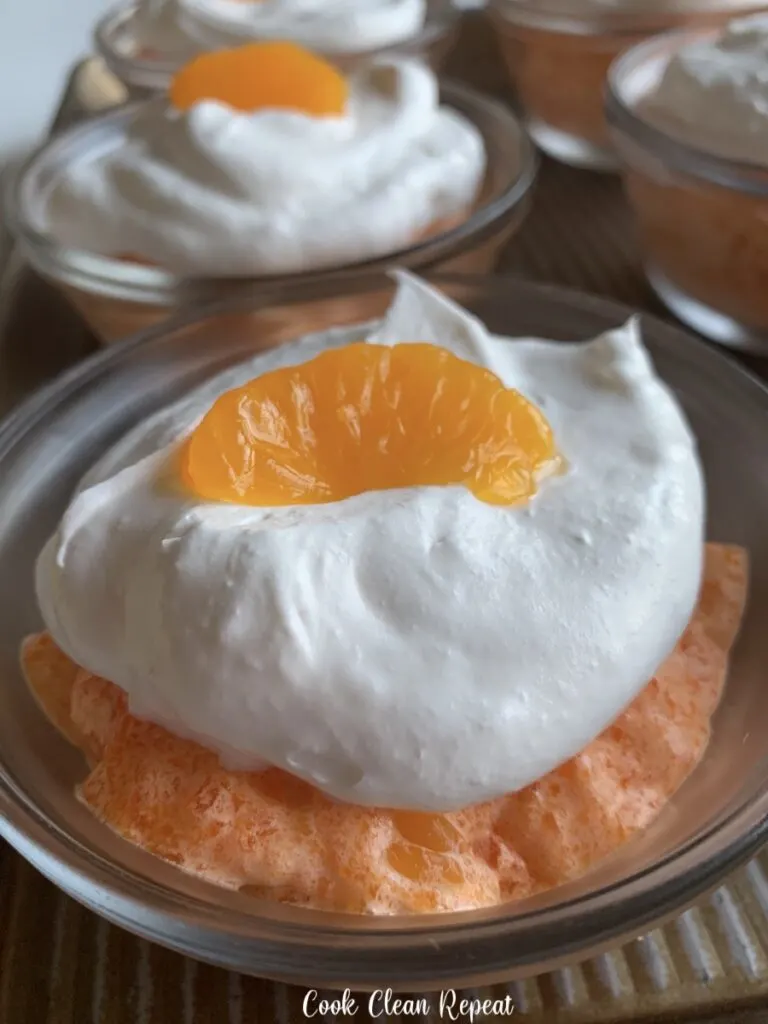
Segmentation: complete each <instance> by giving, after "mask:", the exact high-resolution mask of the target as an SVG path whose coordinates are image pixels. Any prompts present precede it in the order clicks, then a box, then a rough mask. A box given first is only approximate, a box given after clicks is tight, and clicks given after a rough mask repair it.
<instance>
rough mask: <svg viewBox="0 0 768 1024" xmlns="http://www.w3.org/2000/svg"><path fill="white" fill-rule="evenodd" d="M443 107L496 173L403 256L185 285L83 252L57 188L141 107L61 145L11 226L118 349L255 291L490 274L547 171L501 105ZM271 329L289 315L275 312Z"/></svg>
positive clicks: (457, 97)
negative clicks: (49, 210)
mask: <svg viewBox="0 0 768 1024" xmlns="http://www.w3.org/2000/svg"><path fill="white" fill-rule="evenodd" d="M441 100H442V102H443V103H445V104H447V105H448V106H450V107H453V108H454V109H455V110H457V111H459V112H460V113H461V114H462V115H463V116H464V117H466V118H467V119H468V120H469V121H471V122H472V123H473V124H474V125H475V127H476V128H477V129H478V130H479V131H480V132H481V134H482V136H483V140H484V143H485V150H486V159H487V169H486V175H485V181H484V184H483V187H482V190H481V193H480V195H479V197H478V198H477V199H476V200H475V203H474V204H473V206H472V208H471V210H469V211H468V213H467V215H466V217H464V218H463V219H462V220H461V222H460V223H457V224H451V225H445V224H443V225H437V224H436V225H434V226H433V230H432V231H431V232H430V233H429V234H428V235H425V236H422V237H420V238H417V239H414V241H413V244H412V245H410V246H409V247H407V248H404V249H401V250H399V251H396V252H392V253H388V254H386V255H384V256H377V257H375V258H372V259H367V260H362V261H359V262H357V263H352V264H346V265H341V266H337V267H331V268H327V269H323V270H318V271H310V272H305V273H297V274H290V275H280V276H278V275H270V276H264V277H260V278H253V277H251V278H237V279H231V278H230V279H226V280H223V279H213V278H195V279H191V278H184V277H181V276H179V275H176V274H173V273H170V272H169V271H166V270H163V269H162V268H160V267H155V266H147V265H145V264H140V263H136V262H133V261H129V260H126V259H120V258H116V257H109V256H103V255H100V254H98V253H93V252H84V251H79V250H74V249H70V248H67V247H66V246H64V245H61V244H60V243H59V242H58V241H57V240H56V238H55V237H53V235H52V234H51V233H50V231H49V230H48V229H47V227H46V225H45V212H46V204H47V201H48V196H49V195H50V191H51V187H52V186H53V184H54V182H55V181H56V179H57V177H58V176H59V175H60V174H61V173H62V171H63V170H64V169H65V168H66V167H68V166H70V165H71V164H72V163H73V162H75V161H78V160H82V159H84V158H88V157H91V156H93V154H95V153H98V152H102V153H103V152H106V151H109V150H110V149H111V148H113V147H115V146H117V145H120V143H121V141H122V139H123V138H124V135H125V131H126V127H127V125H128V124H129V123H130V121H131V119H132V118H133V116H134V114H135V111H136V109H137V107H138V104H134V105H131V106H127V107H123V108H121V109H120V110H117V111H114V112H112V113H110V114H107V115H105V116H102V117H98V118H95V119H93V120H90V121H88V122H86V123H85V124H83V125H80V126H79V127H77V128H74V129H72V130H71V131H68V132H65V133H63V134H62V135H59V136H57V137H55V138H54V139H53V140H52V141H51V142H49V143H48V144H46V145H45V146H43V147H42V148H41V149H40V150H38V152H37V153H35V154H34V155H33V156H32V157H31V158H30V160H29V161H28V162H27V163H26V165H25V166H24V167H23V168H22V169H21V170H20V171H19V173H18V175H17V176H16V178H15V179H13V180H12V181H11V183H10V187H9V190H8V192H7V194H6V218H7V221H8V224H9V226H10V228H11V230H12V232H13V233H14V234H15V236H16V238H17V240H18V243H19V245H20V246H21V249H22V251H23V252H24V254H25V256H26V258H27V259H28V260H29V262H30V263H31V264H32V266H33V267H34V268H35V270H37V271H38V273H40V274H41V275H42V276H43V277H45V278H47V279H48V280H50V281H52V282H53V283H54V284H55V285H56V286H57V287H58V288H59V289H60V290H61V291H63V292H64V294H65V295H66V296H67V298H68V299H69V300H70V302H71V303H72V305H73V306H74V307H75V308H76V309H77V310H78V311H79V313H80V314H81V315H82V316H83V318H84V319H85V320H86V322H87V323H88V325H89V326H90V328H91V330H92V331H93V332H94V333H95V335H96V336H97V338H99V339H100V340H101V341H102V342H112V341H117V340H119V339H121V338H124V337H126V336H128V335H130V334H134V333H136V331H137V330H141V329H143V328H145V327H147V326H149V325H151V324H154V323H157V322H158V321H161V320H163V319H165V318H166V317H167V316H168V315H169V314H170V313H171V312H172V311H173V310H174V309H178V308H180V307H189V306H190V305H194V304H196V303H198V302H201V301H204V300H207V299H211V298H214V297H220V296H224V295H227V294H231V293H233V292H234V291H237V290H241V289H247V290H248V291H249V293H251V292H254V291H255V292H259V290H261V291H262V292H263V293H264V295H265V302H266V301H267V298H266V297H267V296H268V295H269V294H270V293H272V292H273V291H274V290H275V289H277V288H279V289H280V292H281V294H290V293H300V292H301V290H302V289H303V288H306V287H307V286H309V285H312V287H313V288H315V289H318V288H319V289H320V290H321V291H322V290H325V292H326V293H327V294H328V295H330V294H333V293H335V292H336V291H342V290H343V289H344V288H345V287H347V286H348V284H349V282H350V281H351V280H352V279H354V278H355V277H358V276H360V275H361V274H366V273H370V272H371V271H375V270H386V269H388V268H392V267H407V268H410V269H413V270H419V271H426V270H436V269H445V270H452V271H457V272H467V273H488V272H489V271H491V270H492V269H493V267H494V265H495V262H496V258H497V256H498V254H499V252H500V250H501V248H502V247H503V246H504V245H505V244H506V242H507V240H508V239H509V237H510V236H511V235H512V234H513V232H515V231H516V230H517V228H519V226H520V224H521V223H522V221H523V219H524V217H525V215H526V213H527V211H528V207H529V200H530V193H531V189H532V186H533V184H534V181H535V178H536V174H537V169H538V161H537V158H536V152H535V149H534V148H533V146H532V145H531V143H530V141H529V139H528V137H527V135H526V133H525V131H524V130H523V129H522V127H521V126H520V124H519V122H518V121H517V120H516V119H515V117H514V116H513V115H512V114H511V113H510V112H509V111H508V110H506V109H505V108H504V107H503V106H502V105H501V104H499V103H496V102H495V101H494V100H490V99H488V98H486V97H484V96H482V95H480V94H479V93H477V92H475V91H474V90H472V89H468V88H466V87H465V86H462V85H457V84H455V83H443V84H442V85H441ZM264 315H265V316H267V317H268V318H269V322H270V326H271V327H274V324H275V322H276V319H275V318H278V320H279V317H280V311H279V309H275V308H271V309H269V310H265V313H264Z"/></svg>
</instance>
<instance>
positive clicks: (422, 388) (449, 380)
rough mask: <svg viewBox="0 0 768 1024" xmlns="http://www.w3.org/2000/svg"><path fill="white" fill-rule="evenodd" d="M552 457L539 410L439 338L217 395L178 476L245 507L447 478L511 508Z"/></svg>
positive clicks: (298, 369)
mask: <svg viewBox="0 0 768 1024" xmlns="http://www.w3.org/2000/svg"><path fill="white" fill-rule="evenodd" d="M555 458H556V450H555V444H554V439H553V436H552V431H551V429H550V427H549V424H548V423H547V421H546V419H545V418H544V416H543V415H542V413H541V412H540V411H539V410H538V409H537V408H536V406H534V405H533V404H532V403H531V402H529V401H528V400H527V399H526V398H524V397H523V395H521V394H520V393H519V392H517V391H515V390H513V389H511V388H506V387H504V385H503V383H502V382H501V381H500V380H499V378H498V377H496V376H495V375H494V374H493V373H491V372H490V371H489V370H486V369H483V368H482V367H480V366H476V365H475V364H473V363H469V362H467V361H466V360H463V359H460V358H458V357H457V356H455V355H453V353H451V352H449V351H448V350H447V349H445V348H442V347H440V346H438V345H431V344H426V343H413V344H401V345H393V346H391V347H390V346H387V345H372V344H365V343H362V342H361V343H356V344H352V345H347V346H345V347H343V348H337V349H331V350H330V351H327V352H323V353H322V354H320V355H319V356H316V357H315V358H314V359H310V360H309V361H307V362H306V363H302V364H300V365H298V366H289V367H284V368H282V369H279V370H274V371H272V372H270V373H265V374H264V375H263V376H261V377H257V378H256V379H255V380H252V381H250V382H249V383H248V384H246V385H244V386H243V387H240V388H235V389H234V390H233V391H229V392H227V393H225V394H223V395H221V397H220V398H218V399H217V400H216V402H215V403H214V404H213V406H212V408H211V409H210V410H209V412H208V413H207V414H206V416H205V417H204V418H203V419H202V421H201V422H200V423H199V424H198V426H197V427H196V429H195V430H194V431H193V432H192V434H191V436H190V437H189V438H188V439H187V441H186V442H185V444H184V448H183V451H182V458H181V473H182V478H183V480H184V482H185V484H186V485H187V486H188V487H189V488H190V489H191V490H192V491H194V493H196V494H197V495H199V496H200V497H202V498H205V499H207V500H210V501H228V502H239V503H242V504H248V505H261V506H275V505H295V504H299V505H306V504H317V503H323V502H330V501H340V500H343V499H345V498H350V497H352V496H353V495H356V494H362V493H363V492H366V491H379V490H388V489H391V488H398V487H416V486H438V485H450V484H458V485H463V486H465V487H467V488H468V489H469V490H470V491H471V492H472V493H473V494H474V495H475V496H476V497H477V498H479V499H480V500H481V501H484V502H487V503H489V504H493V505H509V504H513V503H517V502H521V501H524V500H526V499H527V498H529V497H531V496H532V495H533V494H534V493H535V492H536V487H537V478H538V477H539V476H540V475H541V473H542V471H543V470H544V469H545V468H546V467H548V466H549V465H551V464H552V463H553V460H554V459H555Z"/></svg>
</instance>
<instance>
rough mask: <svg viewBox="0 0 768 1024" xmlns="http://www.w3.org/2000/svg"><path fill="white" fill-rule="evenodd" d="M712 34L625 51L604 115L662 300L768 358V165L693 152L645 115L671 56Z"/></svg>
mask: <svg viewBox="0 0 768 1024" xmlns="http://www.w3.org/2000/svg"><path fill="white" fill-rule="evenodd" d="M713 35H715V30H709V31H703V30H689V31H681V32H673V33H669V34H667V35H663V36H659V37H657V38H656V39H651V40H649V41H647V42H645V43H643V44H641V45H640V46H637V47H635V48H633V49H632V50H630V51H629V52H628V53H626V54H625V55H624V56H623V57H621V58H620V59H619V60H618V61H617V62H616V64H615V65H614V66H613V67H612V68H611V71H610V74H609V78H608V92H607V96H606V117H607V119H608V122H609V124H610V126H611V132H612V135H613V139H614V144H615V147H616V151H617V153H618V155H619V158H620V160H621V163H622V169H623V173H624V180H625V186H626V190H627V194H628V196H629V201H630V203H631V204H632V207H633V209H634V213H635V216H636V218H637V221H638V225H639V229H640V235H641V239H642V242H643V246H644V249H645V266H646V273H647V275H648V278H649V280H650V282H651V285H652V286H653V288H654V289H655V291H656V293H657V294H658V295H659V297H660V298H661V300H662V301H663V302H664V303H665V304H666V305H667V306H668V307H669V309H670V310H671V311H672V312H673V313H674V314H675V315H676V316H678V317H679V318H680V319H681V320H682V321H684V322H685V323H687V324H688V325H689V326H691V327H693V328H695V329H696V330H697V331H699V332H700V333H701V334H704V335H705V336H706V337H708V338H711V339H712V340H713V341H717V342H720V343H721V344H724V345H730V346H733V347H735V348H740V349H743V350H745V351H752V352H755V353H757V354H762V355H764V356H768V167H760V166H757V165H750V164H747V163H742V162H739V161H736V160H728V159H725V158H723V157H717V156H713V155H710V154H708V153H705V152H703V151H701V150H698V149H695V148H694V147H692V146H689V145H687V144H686V143H684V142H680V141H679V140H678V139H676V138H673V137H672V136H671V135H667V134H666V133H665V132H664V131H662V130H660V129H659V128H657V127H655V126H654V125H653V124H651V123H649V122H648V120H646V119H644V118H643V115H642V114H641V113H640V112H638V109H637V108H638V104H639V103H641V102H642V100H643V98H644V97H645V96H647V95H648V92H649V90H651V89H652V88H653V87H654V85H655V84H656V83H657V82H658V80H659V77H660V76H661V74H662V73H663V70H664V68H665V66H666V64H667V61H668V60H669V58H670V57H671V56H672V55H673V53H675V52H676V51H677V50H679V49H680V48H681V47H683V46H686V45H688V44H690V43H691V42H693V41H695V40H697V39H703V38H706V37H708V36H713Z"/></svg>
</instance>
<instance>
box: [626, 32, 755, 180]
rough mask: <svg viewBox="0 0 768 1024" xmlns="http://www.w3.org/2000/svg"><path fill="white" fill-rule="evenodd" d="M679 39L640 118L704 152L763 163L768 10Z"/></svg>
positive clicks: (641, 103) (650, 93)
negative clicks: (715, 28) (714, 30)
mask: <svg viewBox="0 0 768 1024" xmlns="http://www.w3.org/2000/svg"><path fill="white" fill-rule="evenodd" d="M683 39H684V41H683V44H682V45H681V46H680V47H679V48H678V49H676V50H675V51H674V52H672V53H671V55H670V57H669V60H668V61H667V63H666V65H665V67H664V69H663V72H662V73H661V75H660V77H659V79H658V81H657V82H656V83H655V84H654V85H653V86H652V88H650V90H649V92H648V94H647V95H646V96H644V97H643V99H642V100H641V102H640V104H639V108H640V111H641V113H642V115H643V117H645V118H647V119H648V120H649V121H651V122H652V123H653V124H654V125H656V126H657V127H659V128H660V129H661V130H662V131H665V132H668V133H669V134H670V135H672V137H673V138H675V139H677V140H679V141H682V142H686V143H688V144H689V145H691V146H695V147H696V148H697V149H701V150H702V151H704V152H707V153H711V154H713V155H715V156H720V157H725V158H726V159H731V160H740V161H746V162H749V163H755V164H759V165H760V166H761V167H768V12H763V13H761V14H753V15H750V16H748V17H742V18H735V19H734V20H732V21H731V22H729V23H728V24H727V25H726V26H725V27H724V28H722V29H721V30H720V31H719V32H706V33H701V34H695V35H694V36H693V37H692V38H691V39H690V41H687V42H686V41H685V37H683Z"/></svg>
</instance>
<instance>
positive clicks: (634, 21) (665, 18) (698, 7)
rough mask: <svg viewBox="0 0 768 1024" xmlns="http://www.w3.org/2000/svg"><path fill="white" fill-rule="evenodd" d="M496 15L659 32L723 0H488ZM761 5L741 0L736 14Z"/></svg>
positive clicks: (526, 22)
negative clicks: (658, 2) (669, 0)
mask: <svg viewBox="0 0 768 1024" xmlns="http://www.w3.org/2000/svg"><path fill="white" fill-rule="evenodd" d="M489 6H490V9H491V12H492V13H493V15H494V16H495V17H496V18H497V19H498V20H500V21H501V22H502V23H505V24H508V25H520V26H522V27H525V28H533V29H539V30H541V31H550V32H556V33H561V34H565V35H584V36H593V35H617V36H622V35H629V36H636V35H637V34H638V33H641V32H642V33H643V34H647V35H657V34H659V33H664V32H667V31H669V30H670V28H674V27H675V26H678V25H679V24H680V22H681V19H684V18H686V17H688V16H691V15H709V14H717V13H719V12H720V11H722V7H723V4H722V0H683V2H679V0H678V2H677V3H676V5H675V6H673V7H669V6H667V7H659V8H658V9H655V10H654V9H649V8H648V7H644V6H642V5H641V4H640V3H638V4H637V6H635V7H629V8H627V7H623V8H622V7H616V8H610V7H607V8H605V9H600V8H592V9H589V8H588V7H585V8H584V9H582V10H573V9H571V10H569V9H568V5H567V2H566V3H564V2H563V0H545V2H544V3H543V4H540V3H537V2H536V0H489ZM761 9H762V0H739V2H738V4H737V6H735V7H734V12H733V16H734V17H737V16H739V15H743V14H748V13H749V12H752V11H755V12H757V11H759V10H761Z"/></svg>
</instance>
